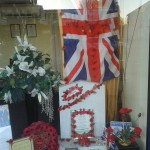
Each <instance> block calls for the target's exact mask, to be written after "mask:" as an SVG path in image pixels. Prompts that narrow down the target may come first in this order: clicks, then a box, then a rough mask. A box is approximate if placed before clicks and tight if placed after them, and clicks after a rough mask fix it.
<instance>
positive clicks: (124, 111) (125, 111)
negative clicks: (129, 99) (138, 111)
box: [119, 108, 132, 114]
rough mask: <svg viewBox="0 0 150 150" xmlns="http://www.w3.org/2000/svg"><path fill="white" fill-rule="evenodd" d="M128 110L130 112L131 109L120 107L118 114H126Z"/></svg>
mask: <svg viewBox="0 0 150 150" xmlns="http://www.w3.org/2000/svg"><path fill="white" fill-rule="evenodd" d="M130 112H132V109H130V108H121V109H120V110H119V113H120V114H127V113H130Z"/></svg>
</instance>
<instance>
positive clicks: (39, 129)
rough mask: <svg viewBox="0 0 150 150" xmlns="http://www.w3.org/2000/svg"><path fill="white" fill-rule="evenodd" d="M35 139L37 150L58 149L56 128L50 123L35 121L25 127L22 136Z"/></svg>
mask: <svg viewBox="0 0 150 150" xmlns="http://www.w3.org/2000/svg"><path fill="white" fill-rule="evenodd" d="M26 136H29V137H30V139H33V143H34V149H35V150H43V149H46V150H58V147H59V144H58V135H57V132H56V129H55V128H54V127H53V126H52V125H51V124H49V123H45V122H42V121H38V122H34V123H32V124H31V125H30V126H28V127H27V128H25V129H24V131H23V134H22V137H26Z"/></svg>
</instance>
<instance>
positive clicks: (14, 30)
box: [10, 24, 21, 38]
mask: <svg viewBox="0 0 150 150" xmlns="http://www.w3.org/2000/svg"><path fill="white" fill-rule="evenodd" d="M10 33H11V38H16V36H20V35H21V29H20V24H10Z"/></svg>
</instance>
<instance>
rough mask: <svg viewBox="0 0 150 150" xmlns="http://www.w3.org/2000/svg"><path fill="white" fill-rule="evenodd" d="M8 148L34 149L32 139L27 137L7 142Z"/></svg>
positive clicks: (16, 149) (14, 149) (15, 149)
mask: <svg viewBox="0 0 150 150" xmlns="http://www.w3.org/2000/svg"><path fill="white" fill-rule="evenodd" d="M9 147H10V150H34V147H33V139H30V138H29V137H26V138H21V139H18V140H14V141H13V142H12V143H11V144H9Z"/></svg>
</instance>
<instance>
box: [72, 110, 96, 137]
mask: <svg viewBox="0 0 150 150" xmlns="http://www.w3.org/2000/svg"><path fill="white" fill-rule="evenodd" d="M71 135H72V138H74V139H79V138H80V137H82V136H84V137H85V136H86V137H87V138H92V137H94V112H93V110H91V109H80V110H74V111H71Z"/></svg>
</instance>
